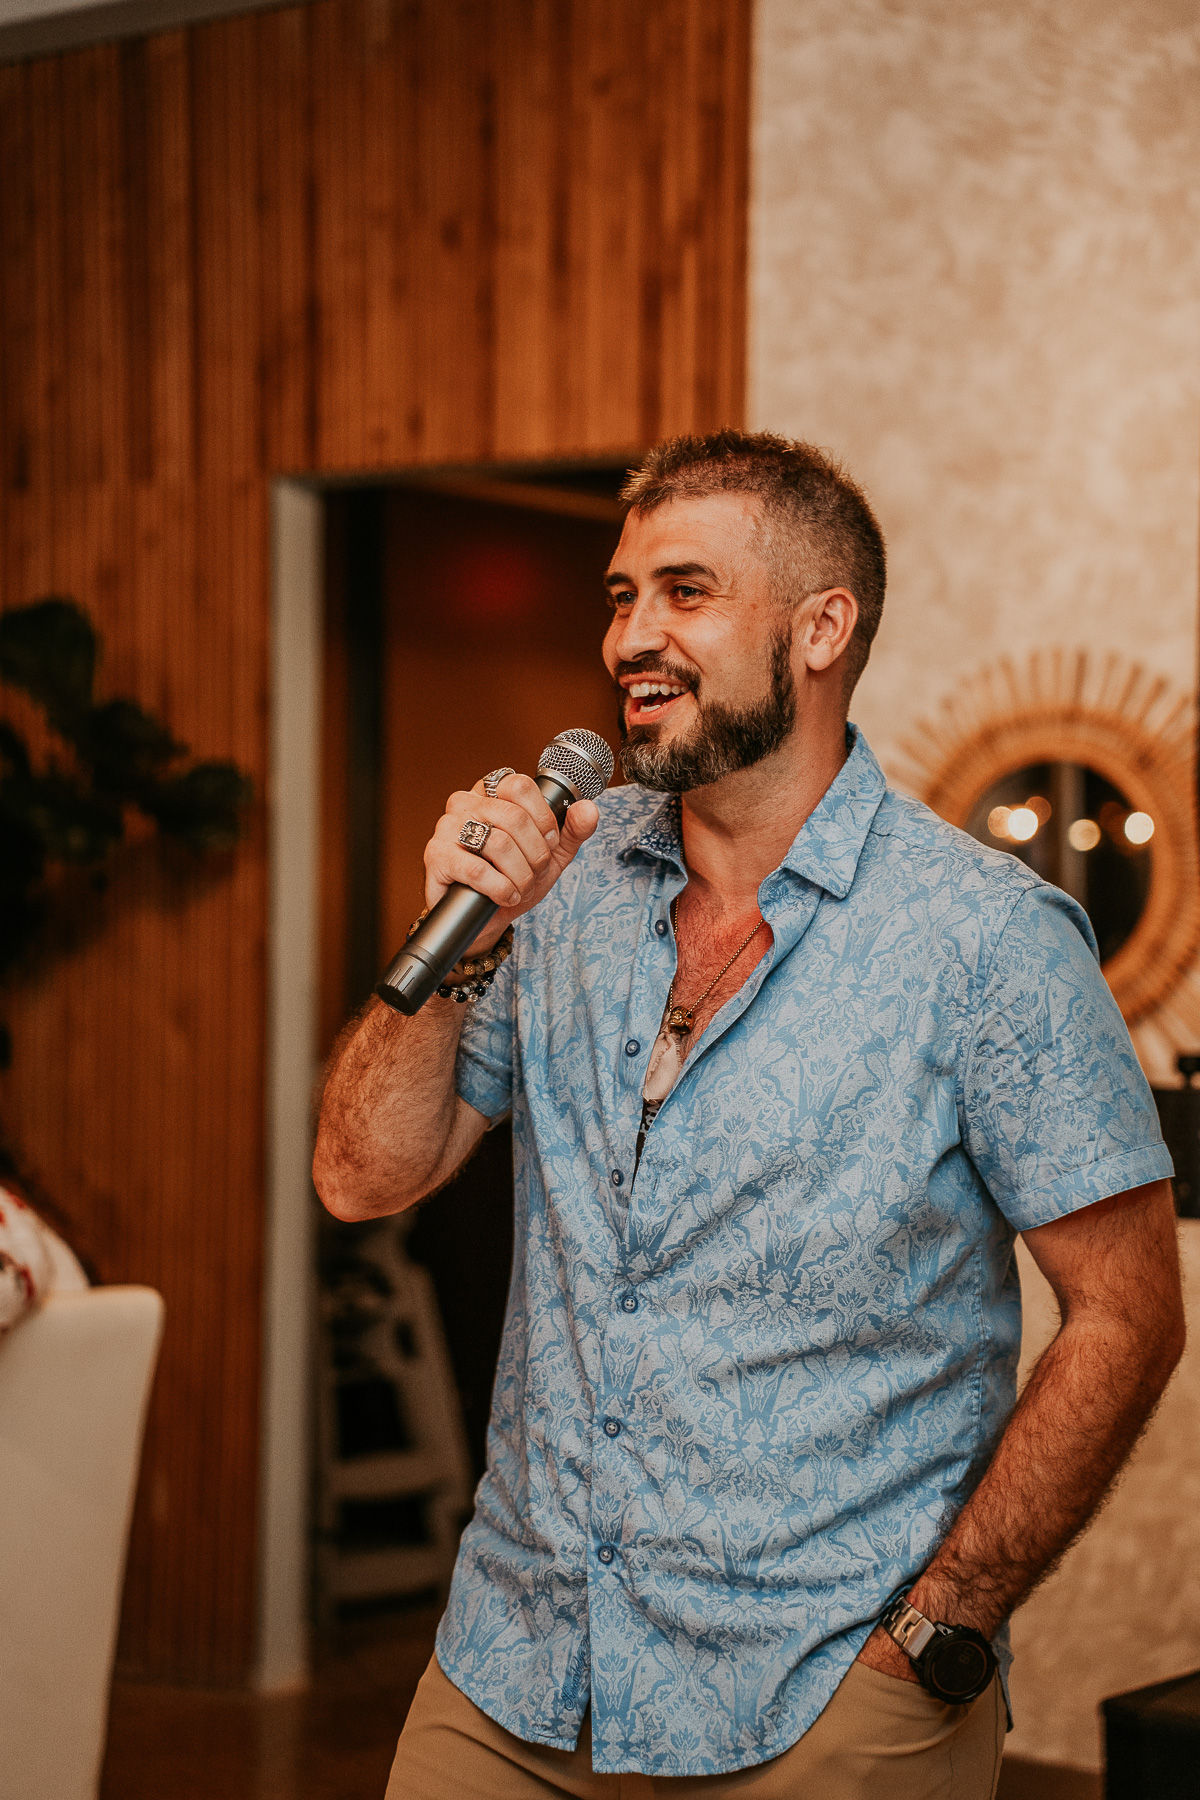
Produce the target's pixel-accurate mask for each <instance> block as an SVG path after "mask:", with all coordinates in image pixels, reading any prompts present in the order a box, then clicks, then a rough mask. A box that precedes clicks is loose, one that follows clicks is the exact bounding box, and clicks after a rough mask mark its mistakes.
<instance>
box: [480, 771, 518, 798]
mask: <svg viewBox="0 0 1200 1800" xmlns="http://www.w3.org/2000/svg"><path fill="white" fill-rule="evenodd" d="M516 772H517V771H516V770H515V769H510V768H507V767H505V768H503V769H492V770H491V771H490V772H489V773H488V774H487V775H485V776H484V778H483V791H484V793H485V794H486V795H487V797H488V799H489V800H494V799H495V798H496V793H497V790H498V788H499V786H500V783H501V782H502V781H503V780H504V778H505V776H507V775H515V774H516Z"/></svg>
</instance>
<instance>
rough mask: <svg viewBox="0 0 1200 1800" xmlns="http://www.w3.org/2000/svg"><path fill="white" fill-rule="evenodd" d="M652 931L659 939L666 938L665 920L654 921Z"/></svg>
mask: <svg viewBox="0 0 1200 1800" xmlns="http://www.w3.org/2000/svg"><path fill="white" fill-rule="evenodd" d="M654 929H655V931H657V933H658V935H659V937H666V935H667V921H666V920H665V919H655V921H654Z"/></svg>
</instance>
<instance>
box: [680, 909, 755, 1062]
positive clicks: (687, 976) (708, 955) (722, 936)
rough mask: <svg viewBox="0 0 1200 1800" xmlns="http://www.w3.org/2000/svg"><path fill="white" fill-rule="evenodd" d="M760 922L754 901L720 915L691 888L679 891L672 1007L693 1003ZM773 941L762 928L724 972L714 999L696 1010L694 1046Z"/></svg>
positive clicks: (693, 1031)
mask: <svg viewBox="0 0 1200 1800" xmlns="http://www.w3.org/2000/svg"><path fill="white" fill-rule="evenodd" d="M689 896H690V898H689ZM758 918H759V911H758V904H757V902H756V901H752V902H751V903H750V904H749V905H748V906H742V907H740V908H737V909H735V910H731V911H722V910H720V909H718V908H714V907H712V906H711V905H709V904H708V902H707V900H705V899H701V898H700V897H699V896H698V895H697V894H695V892H694V890H693V889H692V888H691V887H690V886H689V887H686V888H685V889H684V890H683V892H682V894H680V896H679V899H678V902H677V903H676V907H675V939H676V944H677V947H678V955H679V966H678V971H677V973H676V976H675V1003H676V1005H678V1006H692V1005H693V1004H694V1003H695V1001H696V999H697V997H698V995H700V994H702V993H703V992H704V990H705V988H706V987H707V986H708V984H709V982H710V981H711V980H712V978H713V976H714V975H715V974H716V972H717V970H718V969H719V968H721V966H722V965H723V964H724V963H727V962H728V961H729V958H730V957H731V956H732V955H733V953H734V951H735V950H736V949H737V948H738V946H739V944H742V943H744V942H745V939H746V937H747V936H748V934H749V933H750V932H751V931H752V930H753V929H754V926H755V923H756V922H757V920H758ZM773 941H774V940H773V938H772V935H771V927H770V926H769V925H766V924H764V925H763V926H762V927H761V928H760V930H759V932H758V935H757V936H756V937H755V938H754V939H753V940H752V942H751V943H750V944H749V945H747V947H746V949H745V950H743V951H742V954H741V955H740V956H739V957H738V959H737V961H736V962H735V963H734V965H733V967H732V968H731V969H727V970H726V971H725V973H724V975H722V977H721V979H720V980H719V981H718V982H717V984H716V986H715V987H714V988H713V990H712V993H711V994H709V995H708V996H707V998H706V999H705V1000H703V1001H701V1003H700V1005H699V1006H697V1007H696V1023H695V1026H694V1027H693V1030H692V1033H691V1042H692V1043H693V1044H694V1043H695V1042H696V1041H697V1039H698V1038H699V1036H700V1033H701V1032H702V1031H703V1030H704V1028H705V1026H706V1025H707V1024H708V1022H709V1020H710V1019H712V1018H713V1017H714V1016H715V1015H716V1014H717V1013H718V1012H720V1010H721V1008H722V1007H723V1006H724V1004H725V1002H726V1001H727V1000H728V999H730V998H731V996H732V995H734V994H736V993H737V991H738V989H739V988H740V987H743V986H744V985H745V983H746V982H747V981H748V980H749V978H750V975H751V974H752V972H753V970H754V969H755V967H756V966H757V964H758V963H760V962H761V961H762V959H763V957H764V956H765V955H766V953H767V951H768V950H769V949H770V947H771V944H772V942H773Z"/></svg>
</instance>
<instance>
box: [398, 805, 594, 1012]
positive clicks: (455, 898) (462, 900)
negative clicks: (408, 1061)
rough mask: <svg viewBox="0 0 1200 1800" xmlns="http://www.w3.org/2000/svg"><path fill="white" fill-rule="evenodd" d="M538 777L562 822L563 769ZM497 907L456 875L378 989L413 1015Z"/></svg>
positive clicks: (564, 813) (553, 811) (556, 818)
mask: <svg viewBox="0 0 1200 1800" xmlns="http://www.w3.org/2000/svg"><path fill="white" fill-rule="evenodd" d="M534 779H535V780H536V782H537V785H538V786H539V787H540V788H541V790H542V793H543V794H544V795H545V796H546V804H547V805H548V806H549V808H550V811H551V812H552V813H553V814H554V818H555V821H556V823H557V824H558V825H559V827H560V828H561V826H562V822H563V820H564V819H565V818H566V816H567V808H568V806H570V804H571V802H572V801H573V800H575V799H576V798H577V796H576V795H575V794H574V793H573V792H572V790H571V789H570V788H569V787H568V786H567V785H566V783H565V782H564V781H563V780H562V778H561V776H559V775H552V774H544V775H537V776H535V777H534ZM499 910H500V909H499V907H498V906H497V905H496V902H495V901H494V900H489V899H488V897H487V895H486V894H479V893H476V891H475V889H474V888H469V887H466V886H464V884H463V883H462V882H461V881H456V882H455V883H454V886H453V887H450V888H447V889H446V892H445V893H444V894H443V895H442V897H441V899H440V900H439V901H438V903H437V905H436V906H434V907H432V908H431V909H430V912H429V916H428V917H427V918H425V919H422V921H421V923H420V924H419V925H418V926H417V929H416V930H415V931H414V932H413V934H412V936H411V937H410V938H409V940H408V942H407V943H406V944H405V946H404V948H403V949H402V950H401V951H400V953H399V955H398V956H397V957H396V958H395V959H394V961H393V962H391V963H390V964H389V965H388V968H387V970H386V972H385V974H384V976H383V979H382V980H381V981H380V982H379V983H378V985H377V986H376V989H375V992H376V993H377V994H378V996H379V998H380V999H381V1000H384V1001H386V1002H387V1004H388V1005H389V1006H391V1007H394V1008H395V1010H396V1011H397V1012H400V1013H404V1014H405V1015H406V1016H407V1017H408V1018H410V1019H411V1018H412V1016H413V1014H414V1013H418V1012H420V1010H421V1008H422V1007H423V1006H424V1004H425V1002H426V1001H427V1000H428V998H429V996H430V994H432V993H433V992H434V990H435V989H436V988H438V987H440V986H441V984H442V982H443V981H444V980H445V979H446V977H447V975H448V974H449V973H450V971H451V969H452V968H453V967H454V965H455V963H456V962H457V961H458V960H459V958H460V957H461V956H462V955H463V953H464V951H465V950H466V949H467V948H468V946H469V945H470V944H473V943H474V941H475V939H476V938H477V937H478V936H479V934H480V932H481V931H482V930H483V928H484V926H485V925H486V924H487V922H488V920H489V919H490V918H491V917H492V916H493V914H494V913H497V912H499Z"/></svg>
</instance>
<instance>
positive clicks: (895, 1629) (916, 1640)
mask: <svg viewBox="0 0 1200 1800" xmlns="http://www.w3.org/2000/svg"><path fill="white" fill-rule="evenodd" d="M879 1623H880V1624H881V1625H882V1626H883V1629H884V1630H885V1631H886V1632H887V1634H888V1636H889V1637H890V1638H891V1639H892V1640H893V1642H894V1643H897V1644H899V1646H900V1648H901V1649H902V1650H903V1652H904V1654H905V1656H907V1657H908V1658H909V1659H910V1660H911V1661H912V1662H917V1661H919V1659H920V1658H921V1657H922V1656H923V1655H924V1653H925V1651H926V1650H928V1648H929V1646H930V1644H931V1643H932V1642H933V1640H934V1638H935V1637H936V1636H937V1629H938V1628H937V1626H936V1625H935V1624H934V1622H933V1620H932V1619H927V1618H926V1617H925V1614H924V1613H922V1612H918V1611H917V1609H916V1607H915V1606H910V1605H909V1603H908V1601H907V1599H906V1598H905V1596H904V1595H903V1594H897V1595H896V1598H895V1599H894V1600H892V1601H890V1602H889V1603H888V1605H887V1607H885V1609H884V1612H883V1616H882V1618H881V1619H880V1621H879Z"/></svg>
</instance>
